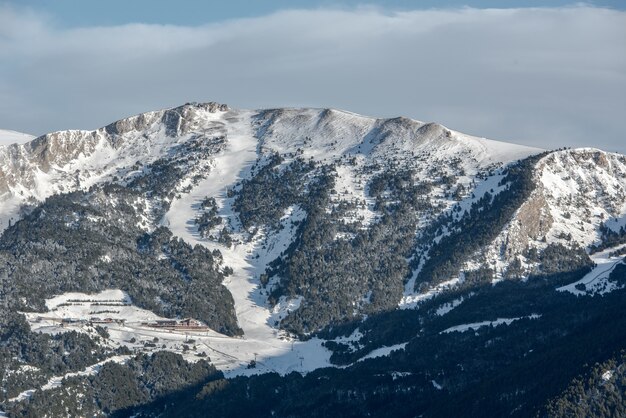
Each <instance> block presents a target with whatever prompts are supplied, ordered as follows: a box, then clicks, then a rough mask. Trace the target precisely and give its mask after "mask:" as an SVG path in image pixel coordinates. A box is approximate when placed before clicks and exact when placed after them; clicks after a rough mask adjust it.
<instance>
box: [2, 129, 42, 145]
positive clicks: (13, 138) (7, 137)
mask: <svg viewBox="0 0 626 418" xmlns="http://www.w3.org/2000/svg"><path fill="white" fill-rule="evenodd" d="M33 139H35V137H34V136H33V135H29V134H25V133H22V132H17V131H9V130H6V129H0V145H11V144H23V143H25V142H28V141H32V140H33Z"/></svg>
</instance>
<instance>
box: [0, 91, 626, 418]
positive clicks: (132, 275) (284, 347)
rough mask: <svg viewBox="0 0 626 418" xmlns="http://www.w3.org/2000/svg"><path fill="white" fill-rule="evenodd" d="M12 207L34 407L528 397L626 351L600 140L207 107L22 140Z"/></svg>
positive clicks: (9, 347)
mask: <svg viewBox="0 0 626 418" xmlns="http://www.w3.org/2000/svg"><path fill="white" fill-rule="evenodd" d="M0 219H1V221H2V229H3V232H2V236H0V259H2V261H3V263H2V265H3V266H4V267H0V309H2V310H3V311H4V312H5V313H6V315H4V319H3V321H4V322H3V327H2V330H3V334H2V335H0V366H1V367H0V368H1V372H0V373H1V374H0V376H2V385H3V386H2V387H3V391H2V394H0V402H2V408H3V409H4V410H5V411H7V413H9V415H11V414H13V415H15V416H21V415H28V414H33V415H37V414H38V413H39V412H40V411H43V410H48V411H53V412H51V414H52V416H57V415H63V414H70V415H74V414H101V413H105V414H119V415H121V416H125V415H132V414H136V413H139V412H142V413H146V414H148V415H151V416H152V415H154V414H157V413H160V414H164V416H167V415H171V414H172V412H171V411H170V412H168V409H167V407H166V406H167V405H168V404H171V403H176V404H177V405H183V403H186V404H188V405H191V406H189V407H186V408H183V409H180V410H178V411H179V412H180V413H181V414H183V415H195V414H197V413H198V411H203V410H206V409H205V408H212V409H215V410H216V411H221V413H219V412H218V415H230V416H241V414H249V413H251V411H255V415H258V416H266V415H267V416H270V415H273V414H276V413H278V415H281V416H299V415H314V416H315V415H324V414H330V413H333V414H335V413H337V414H338V415H345V416H349V415H361V414H362V413H365V412H371V411H374V414H375V415H380V416H385V415H394V416H402V415H407V416H414V415H420V414H424V415H425V416H446V415H447V416H449V415H450V414H453V415H459V414H460V415H475V414H477V413H478V411H481V410H483V411H484V410H485V408H486V410H489V411H492V413H491V414H492V415H493V416H498V415H501V414H504V413H506V414H511V415H518V416H528V415H532V414H533V413H534V412H536V411H539V410H540V408H541V407H543V405H544V404H545V403H546V402H547V401H548V400H549V399H550V398H551V397H555V396H557V395H558V394H560V393H561V392H563V391H564V390H565V389H566V387H567V385H568V384H569V382H570V381H571V380H572V379H573V378H574V377H576V376H577V375H578V374H580V373H582V372H583V371H584V370H585V369H584V365H585V364H586V363H588V364H592V362H595V361H606V360H608V359H609V358H611V356H614V355H616V354H615V353H616V352H619V350H620V349H623V348H626V347H625V346H624V341H623V335H624V334H623V333H621V331H620V330H621V329H622V328H623V324H622V323H621V322H623V321H620V320H619V314H618V313H616V309H619V306H620V304H621V303H623V298H624V297H625V296H626V290H625V289H624V284H625V283H626V282H625V280H626V276H624V268H623V266H624V264H623V255H624V254H625V253H626V231H625V225H626V157H625V156H623V155H620V154H612V153H606V152H603V151H600V150H596V149H576V150H571V149H565V150H558V151H545V150H540V149H536V148H529V147H524V146H520V145H514V144H507V143H503V142H498V141H492V140H487V139H484V138H476V137H472V136H468V135H464V134H462V133H459V132H456V131H453V130H450V129H448V128H446V127H444V126H442V125H438V124H436V123H423V122H419V121H415V120H411V119H407V118H393V119H375V118H369V117H365V116H361V115H356V114H353V113H349V112H345V111H340V110H333V109H269V110H238V109H230V108H228V107H227V106H226V105H220V104H217V103H205V104H197V103H189V104H185V105H183V106H180V107H176V108H172V109H166V110H161V111H155V112H148V113H145V114H141V115H137V116H133V117H130V118H126V119H122V120H120V121H117V122H114V123H112V124H110V125H108V126H106V127H102V128H100V129H97V130H95V131H62V132H55V133H51V134H46V135H43V136H41V137H39V138H36V139H33V140H31V141H29V142H26V143H24V144H15V145H10V146H6V147H0ZM105 295H114V296H105ZM109 298H111V299H110V300H109ZM15 312H18V314H16V313H15ZM20 312H21V313H24V314H25V315H24V316H22V315H21V314H19V313H20ZM9 313H11V314H9ZM96 317H97V320H96V319H94V318H96ZM105 317H106V318H107V319H110V321H109V322H108V323H107V322H106V321H103V320H102V319H104V318H105ZM186 317H189V318H193V319H195V320H199V321H201V323H202V324H203V325H202V326H203V328H201V329H199V330H193V329H186V330H184V331H180V332H179V331H177V330H176V329H174V330H169V331H168V330H163V329H157V328H155V327H154V325H151V323H149V321H153V322H152V323H153V324H156V322H155V321H165V320H166V318H170V319H179V320H180V319H183V318H186ZM147 321H148V322H147ZM599 324H601V325H599ZM11 330H12V331H11ZM66 339H72V340H73V341H74V340H75V342H73V343H68V342H67V341H66ZM190 341H191V342H190ZM61 347H63V348H61ZM85 350H89V351H91V352H92V353H96V354H93V355H92V357H89V358H85V356H83V355H81V354H78V353H84V352H85ZM560 350H565V351H567V352H569V353H570V354H569V355H568V356H567V358H568V360H569V362H568V363H567V364H565V363H564V359H563V358H562V357H563V354H562V352H561V351H560ZM62 353H69V354H62ZM73 353H76V358H80V361H68V358H69V357H68V356H70V357H71V356H72V355H74V354H73ZM133 353H136V354H137V355H139V356H144V357H141V358H140V357H133V356H132V354H133ZM157 353H159V354H157ZM94 356H95V357H94ZM159 356H160V357H159ZM45 358H49V359H52V360H44V359H45ZM107 358H110V359H111V362H109V363H106V361H105V360H106V359H107ZM187 362H190V363H191V364H194V365H193V366H192V365H188V363H187ZM536 367H541V368H543V369H544V371H545V373H544V376H543V377H542V378H538V379H534V380H532V379H531V377H530V376H526V374H525V373H524V372H522V371H523V370H528V369H529V368H536ZM142 370H143V372H142ZM145 370H153V371H154V373H155V375H154V376H158V375H159V373H165V374H170V377H169V378H168V379H167V382H165V381H163V382H161V381H159V380H158V378H156V377H155V379H156V380H154V381H146V380H144V378H143V377H141V376H143V374H144V373H145ZM156 370H158V371H159V372H157V371H156ZM178 374H181V376H178ZM64 376H65V377H67V379H65V380H63V377H64ZM70 376H71V379H70ZM122 376H124V377H123V379H126V380H124V382H125V383H118V382H121V381H120V380H119V379H121V378H122ZM183 376H187V377H183ZM189 376H193V377H189ZM512 376H514V377H512ZM186 379H187V380H186ZM319 379H324V380H327V379H328V381H329V382H332V383H328V385H325V386H324V387H323V388H320V387H318V386H317V385H316V384H315V381H317V380H319ZM185 381H187V382H188V383H185ZM119 385H123V386H124V387H125V388H132V391H131V393H132V395H130V396H129V397H128V398H126V399H117V398H115V396H114V395H112V394H111V392H115V387H117V386H119ZM157 387H160V388H165V387H167V389H166V390H165V389H164V390H161V389H159V390H156V389H155V388H157ZM246 387H247V388H252V393H250V392H249V391H246V390H244V388H246ZM37 388H39V390H35V389H37ZM270 388H271V390H272V391H273V392H271V393H270V392H267V390H269V389H270ZM298 393H306V396H304V397H299V396H297V394H298ZM76 394H80V395H79V396H78V398H76V396H77V395H76ZM68 396H70V397H71V398H72V399H74V400H73V401H72V402H69V400H68ZM360 397H362V398H366V399H371V401H370V403H371V404H368V405H365V406H364V405H361V406H357V405H358V399H360ZM76 399H81V400H80V401H78V400H76ZM470 399H471V401H469V400H470ZM322 400H324V401H323V402H322ZM320 402H321V403H320ZM390 403H393V404H394V405H399V404H400V403H404V404H406V409H404V410H400V409H394V408H391V409H385V408H384V405H389V404H390ZM321 404H324V405H326V406H323V407H322V406H315V405H321ZM341 405H344V406H341ZM344 408H345V409H344ZM363 408H365V409H363ZM337 411H339V412H337Z"/></svg>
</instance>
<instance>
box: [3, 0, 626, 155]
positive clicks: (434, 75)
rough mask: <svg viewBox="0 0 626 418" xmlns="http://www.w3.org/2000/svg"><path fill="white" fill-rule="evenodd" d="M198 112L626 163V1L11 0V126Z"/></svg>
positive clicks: (84, 125) (80, 124)
mask: <svg viewBox="0 0 626 418" xmlns="http://www.w3.org/2000/svg"><path fill="white" fill-rule="evenodd" d="M503 4H505V5H506V8H502V7H503ZM190 101H199V102H204V101H217V102H220V103H227V104H228V105H229V106H231V107H238V108H269V107H333V108H340V109H345V110H350V111H353V112H357V113H361V114H365V115H370V116H376V117H396V116H406V117H410V118H413V119H417V120H421V121H426V122H431V121H434V122H438V123H442V124H444V125H446V126H448V127H449V128H451V129H454V130H458V131H461V132H465V133H468V134H472V135H476V136H484V137H487V138H491V139H497V140H502V141H508V142H514V143H521V144H526V145H531V146H538V147H542V148H549V149H554V148H560V147H583V146H590V147H597V148H601V149H605V150H607V151H617V152H621V153H626V140H625V138H624V135H623V127H622V122H623V121H624V120H626V117H625V115H626V0H621V1H595V2H587V3H571V2H567V1H558V0H554V1H550V0H547V1H530V0H527V1H523V0H520V1H514V0H511V1H506V2H503V1H487V0H485V1H474V2H471V1H470V2H468V1H457V0H448V1H439V2H435V1H428V0H426V1H404V0H391V1H378V2H369V3H368V2H362V1H356V0H346V1H343V2H341V3H338V2H329V1H313V0H309V1H298V0H295V1H294V0H292V1H282V0H280V1H258V2H256V1H254V2H253V1H243V0H231V1H227V2H216V1H194V0H187V1H180V2H172V1H167V2H166V1H161V0H134V1H127V0H126V1H120V0H108V1H107V2H95V1H85V0H57V1H55V2H49V1H44V0H20V1H8V2H7V1H4V2H3V1H2V0H0V129H10V130H15V131H21V132H26V133H30V134H33V135H40V134H43V133H46V132H50V131H55V130H63V129H95V128H98V127H100V126H104V125H106V124H108V123H110V122H112V121H114V120H117V119H120V118H123V117H126V116H129V115H132V114H136V113H141V112H145V111H149V110H156V109H161V108H166V107H172V106H177V105H180V104H183V103H186V102H190Z"/></svg>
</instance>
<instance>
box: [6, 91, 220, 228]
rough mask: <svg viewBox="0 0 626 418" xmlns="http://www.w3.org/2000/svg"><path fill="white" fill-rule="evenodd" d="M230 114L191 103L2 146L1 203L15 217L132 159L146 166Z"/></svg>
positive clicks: (210, 105)
mask: <svg viewBox="0 0 626 418" xmlns="http://www.w3.org/2000/svg"><path fill="white" fill-rule="evenodd" d="M227 110H228V106H226V105H224V104H218V103H215V102H210V103H187V104H185V105H183V106H179V107H176V108H172V109H166V110H160V111H155V112H147V113H142V114H140V115H136V116H131V117H128V118H125V119H121V120H119V121H117V122H114V123H111V124H109V125H107V126H106V127H103V128H100V129H96V130H94V131H77V130H70V131H60V132H53V133H49V134H45V135H42V136H40V137H38V138H35V139H33V140H32V141H30V142H27V143H25V144H13V145H9V146H4V147H0V195H3V196H2V197H0V202H1V201H5V202H8V203H7V205H8V206H9V208H8V210H5V212H6V213H9V216H8V217H9V218H10V217H13V216H14V215H15V213H16V210H17V208H18V207H19V206H20V205H22V204H24V203H27V202H32V201H33V200H38V201H41V200H43V199H45V198H46V197H48V196H50V195H52V194H54V193H59V192H68V191H71V190H76V189H80V188H85V187H89V186H90V185H92V184H94V183H96V182H98V181H100V180H102V179H105V178H108V177H110V176H113V175H115V174H116V169H117V168H119V167H122V166H125V165H127V164H129V163H130V162H131V161H132V162H133V163H134V162H135V161H138V160H141V161H143V162H144V163H145V162H149V161H150V160H152V159H154V158H158V157H160V156H161V153H163V152H165V151H166V150H167V149H168V148H169V147H170V146H172V145H173V144H175V143H176V142H177V141H178V139H179V138H181V137H185V136H188V135H191V134H192V133H196V134H202V133H204V132H205V130H206V129H207V120H210V119H211V116H210V115H213V114H216V113H218V112H222V113H223V112H226V111H227ZM211 128H214V126H211ZM132 158H134V161H133V160H132ZM3 215H5V214H3ZM6 218H7V216H3V219H6ZM2 226H3V227H4V226H6V222H4V224H3V225H2Z"/></svg>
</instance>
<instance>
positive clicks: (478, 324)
mask: <svg viewBox="0 0 626 418" xmlns="http://www.w3.org/2000/svg"><path fill="white" fill-rule="evenodd" d="M540 317H541V315H538V314H531V315H528V316H520V317H517V318H498V319H496V320H495V321H482V322H473V323H471V324H461V325H455V326H453V327H450V328H446V329H444V330H443V331H441V332H440V334H444V333H445V334H447V333H449V332H465V331H468V330H470V329H471V330H473V331H476V330H477V329H479V328H482V327H488V326H498V325H501V324H506V325H510V324H511V323H513V322H515V321H517V320H520V319H524V318H528V319H539V318H540Z"/></svg>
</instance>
